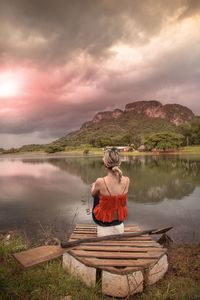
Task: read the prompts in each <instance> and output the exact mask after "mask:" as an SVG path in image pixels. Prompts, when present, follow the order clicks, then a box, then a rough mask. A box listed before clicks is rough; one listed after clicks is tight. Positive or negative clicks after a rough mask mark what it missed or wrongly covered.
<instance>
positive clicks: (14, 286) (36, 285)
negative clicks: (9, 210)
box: [0, 235, 200, 300]
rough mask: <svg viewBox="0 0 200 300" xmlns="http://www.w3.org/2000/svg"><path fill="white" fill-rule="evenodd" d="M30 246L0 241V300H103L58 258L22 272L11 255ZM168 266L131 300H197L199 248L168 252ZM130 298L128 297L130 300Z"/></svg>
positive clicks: (20, 241)
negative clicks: (152, 283) (69, 299)
mask: <svg viewBox="0 0 200 300" xmlns="http://www.w3.org/2000/svg"><path fill="white" fill-rule="evenodd" d="M29 247H30V244H29V243H28V241H27V240H25V239H24V238H23V237H22V236H20V235H17V236H16V235H15V236H14V237H13V238H11V239H10V240H6V239H5V238H3V239H2V238H1V241H0V299H1V300H10V299H12V300H15V299H16V300H17V299H19V300H21V299H25V300H28V299H30V300H43V299H44V300H47V299H48V300H56V299H58V300H61V299H63V298H64V297H65V296H67V295H71V297H72V300H100V299H101V300H102V299H103V300H106V299H111V298H108V297H106V296H102V295H101V293H100V289H99V287H98V286H97V287H95V288H88V287H86V286H85V285H84V284H83V283H82V282H81V281H79V280H77V279H76V278H74V277H73V276H71V275H69V274H67V273H66V271H64V270H63V268H62V261H61V259H56V260H54V261H50V262H48V263H44V264H42V265H38V266H36V267H33V268H30V269H27V270H22V269H21V267H20V266H19V265H18V263H17V262H16V261H15V260H14V258H13V257H12V254H13V253H15V252H18V251H21V250H25V249H27V248H29ZM169 261H170V267H169V271H168V272H167V273H166V275H165V277H164V278H163V279H162V280H161V281H159V282H158V283H157V284H155V285H153V286H151V287H147V288H145V291H144V292H143V293H141V294H138V295H136V296H135V297H134V299H135V300H195V299H196V300H199V299H200V298H199V296H200V245H193V246H179V247H174V248H172V249H171V250H170V251H169ZM130 299H131V298H130Z"/></svg>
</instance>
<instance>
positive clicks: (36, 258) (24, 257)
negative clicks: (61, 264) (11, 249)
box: [13, 246, 66, 268]
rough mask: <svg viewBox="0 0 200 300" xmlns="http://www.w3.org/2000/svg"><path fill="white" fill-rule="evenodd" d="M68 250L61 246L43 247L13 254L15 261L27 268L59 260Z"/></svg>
mask: <svg viewBox="0 0 200 300" xmlns="http://www.w3.org/2000/svg"><path fill="white" fill-rule="evenodd" d="M65 252H66V250H65V249H63V248H61V247H60V246H41V247H37V248H32V249H29V250H25V251H21V252H18V253H15V254H13V256H14V257H15V259H16V260H17V261H18V262H19V263H20V264H21V265H22V266H23V267H25V268H28V267H31V266H34V265H37V264H39V263H42V262H45V261H48V260H51V259H54V258H57V257H59V256H61V255H63V253H65Z"/></svg>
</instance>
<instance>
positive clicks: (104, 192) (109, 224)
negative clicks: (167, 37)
mask: <svg viewBox="0 0 200 300" xmlns="http://www.w3.org/2000/svg"><path fill="white" fill-rule="evenodd" d="M103 163H104V166H105V168H106V171H107V175H106V176H105V177H102V178H97V180H96V181H95V182H94V183H93V184H92V188H91V194H92V196H93V197H94V205H93V210H92V217H93V220H94V222H95V223H96V224H97V236H104V235H110V234H119V233H123V232H124V221H125V220H126V219H127V213H128V209H127V206H126V194H127V192H128V188H129V181H130V180H129V178H128V177H127V176H123V174H122V171H121V169H120V164H121V160H120V156H119V153H118V151H117V150H116V149H114V148H112V149H110V150H106V151H105V154H104V157H103Z"/></svg>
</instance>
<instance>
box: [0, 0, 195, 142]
mask: <svg viewBox="0 0 200 300" xmlns="http://www.w3.org/2000/svg"><path fill="white" fill-rule="evenodd" d="M199 25H200V1H198V0H175V1H172V0H170V1H161V0H156V1H155V0H146V1H139V0H134V1H132V0H118V1H115V0H104V1H103V0H102V1H99V0H96V1H95V0H84V1H82V0H79V1H78V0H77V1H70V0H69V1H65V0H57V1H51V0H43V1H39V0H30V1H27V0H15V1H14V0H13V1H12V0H7V1H3V0H2V1H1V0H0V147H10V146H11V144H12V143H13V146H15V145H17V146H19V145H22V144H25V143H26V141H27V143H30V142H31V141H32V143H41V142H43V143H45V142H49V141H50V140H53V139H55V138H58V137H60V136H63V135H65V134H67V133H68V132H70V131H73V130H76V129H78V128H79V126H80V125H81V124H82V123H83V122H84V121H86V120H89V119H90V118H92V117H93V115H94V114H95V113H96V112H98V111H101V110H106V109H114V108H116V107H119V108H124V106H125V104H126V103H128V102H132V101H135V100H144V99H146V100H148V99H149V100H150V99H157V100H159V101H161V102H162V103H179V104H183V105H185V106H188V107H190V108H191V109H192V110H193V111H194V113H196V114H200V105H199V98H200V92H199V75H200V35H199V29H198V28H199ZM6 76H7V77H6ZM3 78H4V79H3ZM5 78H7V79H6V81H5ZM5 82H6V83H5Z"/></svg>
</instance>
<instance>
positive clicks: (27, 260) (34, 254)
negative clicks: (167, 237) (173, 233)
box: [13, 227, 173, 268]
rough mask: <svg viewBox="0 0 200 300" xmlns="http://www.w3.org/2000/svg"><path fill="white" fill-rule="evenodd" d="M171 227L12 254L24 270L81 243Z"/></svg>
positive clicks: (134, 235)
mask: <svg viewBox="0 0 200 300" xmlns="http://www.w3.org/2000/svg"><path fill="white" fill-rule="evenodd" d="M172 228H173V227H166V228H162V229H150V230H143V231H138V232H134V233H123V234H114V235H107V236H102V237H96V238H86V239H79V240H75V241H71V242H65V241H64V242H61V246H40V247H36V248H32V249H28V250H25V251H21V252H17V253H14V254H13V257H14V258H15V259H16V260H17V261H18V262H19V263H20V265H21V266H22V267H24V268H28V267H32V266H35V265H38V264H40V263H42V262H46V261H49V260H52V259H55V258H58V257H60V256H62V255H63V254H64V253H65V252H68V251H69V250H71V249H72V248H74V247H77V246H78V245H80V244H83V243H94V242H100V241H106V240H121V239H125V238H132V237H139V236H141V235H144V234H163V233H166V232H167V231H169V230H170V229H172Z"/></svg>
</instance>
